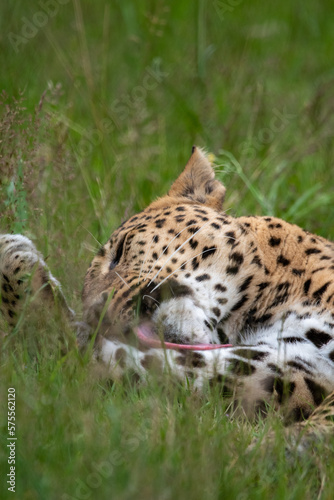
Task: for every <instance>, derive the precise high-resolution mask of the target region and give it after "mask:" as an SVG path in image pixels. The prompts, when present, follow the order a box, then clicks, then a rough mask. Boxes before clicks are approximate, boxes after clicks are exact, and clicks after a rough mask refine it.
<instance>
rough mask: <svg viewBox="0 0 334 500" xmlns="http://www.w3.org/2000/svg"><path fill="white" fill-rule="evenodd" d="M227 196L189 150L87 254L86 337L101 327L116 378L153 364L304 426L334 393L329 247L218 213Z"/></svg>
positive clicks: (271, 222) (258, 220) (298, 232)
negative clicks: (150, 338)
mask: <svg viewBox="0 0 334 500" xmlns="http://www.w3.org/2000/svg"><path fill="white" fill-rule="evenodd" d="M224 195H225V188H224V186H223V185H222V184H221V183H220V182H219V181H218V180H217V179H215V175H214V171H213V169H212V167H211V165H210V162H209V161H208V159H207V158H206V156H205V154H204V153H203V152H202V151H201V150H199V149H198V148H194V150H193V154H192V156H191V158H190V160H189V162H188V164H187V165H186V167H185V170H184V171H183V172H182V173H181V175H180V176H179V178H178V179H177V180H176V181H175V182H174V184H173V185H172V186H171V189H170V191H169V193H168V194H167V195H166V196H164V197H162V198H160V199H158V200H157V201H155V202H153V203H152V204H151V205H149V206H148V207H147V208H146V209H145V210H144V211H143V212H141V213H139V214H137V215H134V216H133V217H131V218H130V219H129V220H128V221H126V222H124V223H123V224H122V225H121V226H120V227H119V228H118V229H117V230H116V231H115V232H114V233H113V234H112V236H111V238H110V239H109V241H108V242H107V243H106V244H105V245H104V246H103V247H101V249H100V250H99V252H98V253H97V255H96V257H95V258H94V260H93V262H92V264H91V265H90V267H89V269H88V271H87V274H86V278H85V282H84V289H83V309H84V320H85V324H86V325H88V330H87V329H86V330H85V332H87V331H90V332H95V331H96V328H97V326H98V325H99V334H98V336H97V339H96V353H97V355H98V357H99V358H100V359H101V360H102V361H103V362H104V363H105V364H106V365H107V366H108V368H109V371H110V374H111V375H112V376H113V377H115V378H118V377H121V376H122V375H123V374H124V373H125V372H126V371H131V373H135V374H137V376H139V377H141V378H145V376H146V374H147V373H148V372H149V371H150V370H151V369H152V368H153V367H154V370H155V371H156V370H158V371H160V372H161V373H167V372H169V373H172V374H174V376H175V377H177V378H178V379H180V380H181V381H186V380H191V381H192V385H193V387H194V388H195V389H203V388H205V387H208V386H212V385H217V386H218V387H219V388H220V390H221V394H222V396H223V397H231V398H233V401H234V402H235V404H236V405H239V406H240V407H241V408H242V409H243V411H244V412H245V413H246V414H247V415H249V416H252V415H254V414H256V413H259V412H260V413H265V412H266V411H267V408H268V405H270V406H274V407H277V408H279V409H281V410H282V411H283V412H284V413H285V415H286V416H287V417H288V418H289V419H292V420H303V419H305V418H306V417H308V416H310V415H311V414H312V412H313V411H314V409H315V408H316V407H319V406H320V407H321V405H322V402H323V400H324V399H325V398H326V397H327V396H328V395H329V394H331V393H332V391H334V279H333V277H334V245H333V243H331V242H329V241H327V240H325V239H324V238H321V237H319V236H315V235H313V234H310V233H308V232H306V231H304V230H303V229H301V228H299V227H297V226H295V225H293V224H289V223H288V222H285V221H283V220H280V219H277V218H275V217H251V216H248V217H240V218H234V217H232V216H230V215H228V214H226V213H225V212H224V211H223V210H222V204H223V200H224ZM5 238H7V239H8V238H10V237H2V241H6V239H5ZM13 238H14V237H13ZM17 238H19V237H17ZM21 238H22V237H21ZM9 241H10V240H9ZM17 244H18V245H19V244H20V243H19V240H17ZM6 245H10V243H4V246H3V249H2V254H1V260H0V264H1V270H2V273H3V276H4V277H3V278H2V287H3V288H2V293H3V297H4V298H5V300H2V310H3V312H4V314H5V315H6V317H7V319H8V321H9V322H12V320H13V316H16V315H17V314H18V312H17V311H16V309H15V307H14V306H12V305H11V304H10V303H8V302H6V300H7V299H8V290H9V292H10V293H12V292H11V290H10V289H9V288H8V286H11V287H12V288H13V293H15V292H14V287H13V284H12V283H15V280H16V276H15V269H16V268H15V266H14V264H13V261H14V260H15V259H16V253H15V250H14V246H12V247H11V248H12V250H11V253H10V254H8V250H7V248H8V247H7V246H6ZM6 252H7V254H6ZM34 252H35V255H36V252H37V251H35V250H34ZM4 255H10V259H9V261H8V262H9V264H8V263H7V264H6V262H7V261H6V259H5V257H3V256H4ZM34 262H36V261H34ZM39 262H42V260H41V257H39ZM26 263H27V267H29V265H30V264H29V259H26ZM8 265H9V269H7V267H8ZM6 266H7V267H6ZM30 268H31V265H30ZM37 271H38V272H37V273H36V274H37V275H39V276H42V275H43V272H45V265H44V264H42V265H40V266H39V267H38V268H37ZM48 276H49V278H48V280H49V281H48V282H50V279H51V278H50V275H48ZM7 280H8V283H7ZM44 281H45V280H44ZM6 285H7V286H6ZM10 297H11V298H12V295H11V296H10ZM8 300H9V302H10V300H11V299H8ZM9 311H12V313H13V314H10V312H9ZM143 324H145V325H146V328H148V329H149V330H150V331H152V332H153V333H154V334H155V335H156V336H157V337H160V338H162V339H164V340H165V341H166V342H174V343H178V344H199V343H206V344H220V343H226V342H229V343H231V344H233V347H231V348H226V349H216V350H211V351H199V350H194V351H185V350H179V351H178V350H165V349H164V348H163V347H161V348H151V347H148V346H147V345H143V344H141V343H140V342H139V341H138V338H137V336H136V335H135V333H134V332H135V331H136V327H137V326H138V325H139V328H141V325H143ZM85 335H86V337H87V334H86V333H85ZM86 337H85V338H86Z"/></svg>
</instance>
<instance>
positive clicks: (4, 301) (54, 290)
mask: <svg viewBox="0 0 334 500" xmlns="http://www.w3.org/2000/svg"><path fill="white" fill-rule="evenodd" d="M0 286H1V306H0V307H1V313H2V315H3V318H4V319H5V321H6V322H7V324H8V325H9V327H14V326H15V325H16V324H17V321H18V319H19V318H20V316H21V315H22V313H23V311H24V308H25V306H26V305H27V303H29V302H30V301H33V302H34V304H35V305H36V306H37V305H41V307H42V310H43V309H44V312H46V311H50V310H54V311H55V310H57V311H60V313H61V314H62V315H64V316H66V317H67V318H69V319H71V318H73V315H74V313H73V311H72V310H71V309H70V307H69V306H68V305H67V302H66V300H65V297H64V295H63V292H62V289H61V285H60V283H59V282H58V280H57V279H56V278H55V277H54V276H53V275H52V274H51V272H50V270H49V268H48V266H47V265H46V263H45V262H44V260H43V257H42V255H41V254H40V253H39V252H38V251H37V249H36V247H35V245H34V244H33V243H32V242H31V241H30V240H29V239H28V238H26V237H25V236H22V235H20V234H14V235H11V234H4V235H0Z"/></svg>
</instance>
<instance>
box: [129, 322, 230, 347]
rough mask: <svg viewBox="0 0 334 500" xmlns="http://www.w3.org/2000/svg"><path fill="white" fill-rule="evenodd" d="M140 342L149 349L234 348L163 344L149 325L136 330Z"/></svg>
mask: <svg viewBox="0 0 334 500" xmlns="http://www.w3.org/2000/svg"><path fill="white" fill-rule="evenodd" d="M135 332H136V334H137V337H138V339H139V341H140V342H141V343H142V344H145V345H147V346H149V347H157V348H165V349H175V350H177V351H178V350H180V349H187V350H188V351H209V350H212V349H221V348H222V347H233V346H232V344H173V343H172V342H163V341H162V340H160V339H159V338H158V337H157V335H155V333H154V332H153V331H152V329H151V328H150V326H149V325H147V324H145V323H143V324H141V325H139V326H138V327H137V328H135Z"/></svg>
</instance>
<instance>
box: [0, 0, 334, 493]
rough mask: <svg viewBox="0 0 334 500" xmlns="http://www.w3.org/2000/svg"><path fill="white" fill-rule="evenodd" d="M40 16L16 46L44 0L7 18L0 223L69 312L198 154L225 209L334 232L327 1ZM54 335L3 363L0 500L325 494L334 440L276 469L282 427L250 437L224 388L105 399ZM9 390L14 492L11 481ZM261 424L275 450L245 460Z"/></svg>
mask: <svg viewBox="0 0 334 500" xmlns="http://www.w3.org/2000/svg"><path fill="white" fill-rule="evenodd" d="M53 5H56V6H58V8H57V9H56V11H54V12H55V15H53V17H52V16H51V15H48V19H47V21H46V23H45V26H44V27H42V28H38V29H36V30H35V31H36V33H35V34H34V36H32V35H31V33H32V32H30V35H29V36H30V38H28V39H26V42H24V41H22V39H18V38H15V37H14V38H13V34H14V35H19V36H24V35H25V34H27V31H25V30H27V27H26V22H27V21H26V20H28V21H30V22H34V19H35V20H36V19H37V22H40V21H38V19H39V20H41V17H39V18H38V17H37V18H36V13H37V12H40V11H41V10H42V8H41V7H40V4H39V2H35V1H32V2H24V1H23V0H17V1H16V2H7V3H6V2H2V4H1V7H0V14H1V15H0V27H1V29H0V33H1V35H0V62H1V68H2V70H1V77H0V78H1V89H3V90H4V91H5V92H6V95H3V96H2V97H1V98H0V102H1V103H2V105H1V120H0V139H1V143H0V215H1V225H0V229H1V232H6V231H10V232H14V231H22V232H24V234H26V235H27V236H29V237H31V238H32V239H33V241H34V242H35V243H36V245H37V247H38V248H39V249H40V250H41V252H42V253H43V254H44V255H45V256H46V257H47V258H48V263H49V265H50V267H51V269H52V271H53V273H54V274H55V276H56V277H57V278H58V279H59V280H60V281H61V282H62V283H63V288H64V292H65V294H66V296H67V297H68V299H69V302H70V304H71V305H72V307H74V308H75V309H76V310H77V311H78V312H79V313H80V293H81V287H82V283H83V278H84V274H85V270H86V268H87V266H88V264H89V262H90V260H91V259H92V256H93V254H94V252H95V250H96V249H97V248H98V247H99V245H100V243H103V242H105V240H106V239H107V238H108V237H109V235H110V234H111V232H112V231H113V229H114V228H116V227H117V226H118V224H119V223H120V222H121V221H122V220H124V219H125V218H127V217H128V216H129V215H131V214H132V213H134V212H135V211H138V210H141V209H142V208H144V207H145V206H146V205H147V204H148V203H149V202H150V201H152V200H153V199H154V198H155V197H156V196H158V195H161V194H163V193H164V192H166V191H167V189H168V187H169V185H170V183H171V182H172V181H173V180H174V179H175V178H176V176H177V175H178V173H179V172H180V171H181V169H182V168H183V166H184V165H185V163H186V161H187V159H188V157H189V155H190V151H191V146H192V145H193V144H198V145H199V146H204V147H206V148H207V149H208V150H209V151H212V152H213V153H214V154H215V155H216V163H217V172H218V173H217V175H218V176H219V178H220V179H221V180H222V181H223V182H224V184H225V185H226V187H227V199H226V207H225V208H226V209H227V210H229V211H230V212H231V213H233V214H235V215H245V214H249V213H257V214H265V213H270V214H275V215H277V216H280V217H283V218H287V219H288V220H289V221H291V222H294V223H297V224H299V225H301V226H303V227H305V228H307V229H309V230H311V231H314V232H317V233H319V234H321V235H323V236H325V237H329V238H334V227H333V223H332V219H333V217H332V213H333V209H332V206H333V198H334V193H333V183H332V177H333V159H334V147H333V140H332V131H333V116H334V114H333V108H334V92H333V88H334V87H333V77H334V71H333V41H334V40H333V38H334V33H333V29H332V4H331V2H330V1H329V0H324V1H322V2H316V1H310V2H307V3H306V4H305V2H301V1H300V0H298V1H295V2H291V1H289V0H282V1H281V2H279V3H277V2H260V1H258V0H254V1H253V2H243V1H240V2H232V1H229V0H227V1H226V2H223V1H217V0H216V1H213V0H212V1H211V0H210V1H209V0H197V1H194V2H176V1H175V2H167V1H164V0H156V1H153V0H152V1H149V0H145V1H144V0H139V1H136V2H130V1H122V0H118V1H115V2H103V1H102V0H99V1H96V2H80V0H73V2H68V3H65V4H64V5H60V4H58V2H57V0H54V4H53ZM35 24H36V23H35ZM30 29H33V28H30ZM10 33H11V34H12V35H10V36H11V38H9V34H10ZM13 40H14V41H15V40H16V42H13ZM13 43H14V46H13ZM15 43H16V45H15ZM16 49H17V50H16ZM152 74H153V75H154V77H152ZM31 325H32V326H31ZM60 328H61V326H60V325H59V324H57V323H54V322H51V323H49V324H47V325H46V324H45V323H44V324H40V322H38V321H36V319H35V321H34V322H32V323H31V324H30V326H29V324H28V322H25V323H24V324H23V326H22V328H21V330H20V331H19V332H18V334H17V338H14V339H13V341H12V342H10V343H9V344H6V343H5V345H4V347H3V349H2V352H1V366H0V377H1V389H0V391H1V447H0V466H1V486H0V488H1V493H0V496H1V498H7V497H8V498H19V499H20V500H21V499H24V500H35V499H41V500H45V499H48V500H49V499H50V500H53V499H57V500H58V499H66V498H72V499H73V498H76V499H91V498H99V499H102V500H104V499H106V500H107V499H110V498H115V499H117V500H123V499H124V500H125V499H134V498H136V499H143V500H149V499H152V500H153V499H159V500H168V499H181V498H185V497H187V498H190V499H192V500H193V499H194V500H196V499H199V500H201V499H210V500H211V499H236V498H237V499H243V498H245V499H261V500H262V499H267V498H268V499H299V498H300V499H314V498H321V499H331V498H333V496H334V486H333V483H332V480H331V478H332V477H333V473H334V459H333V447H334V440H332V441H331V442H330V443H329V446H328V447H326V448H324V447H323V445H322V444H321V443H320V444H319V449H317V450H315V451H314V452H312V453H311V452H310V453H308V454H306V455H304V456H299V455H298V453H297V451H294V450H292V451H291V453H290V454H289V455H286V454H285V451H284V441H283V439H282V425H281V423H280V421H279V419H278V418H276V417H275V416H272V417H271V418H270V419H268V421H267V422H259V423H258V424H256V425H251V424H247V423H243V422H241V421H239V420H238V419H233V418H231V415H230V416H229V417H228V416H226V415H225V412H224V410H225V403H224V402H222V401H221V399H220V398H219V396H218V395H217V394H215V393H212V394H208V395H206V397H200V396H198V395H197V396H196V395H191V394H190V393H189V392H188V390H187V389H186V388H182V387H172V386H170V385H169V384H168V382H167V381H156V382H155V381H154V380H152V381H151V383H150V384H149V385H148V386H146V387H140V388H137V387H133V385H132V384H131V383H128V384H116V385H114V386H110V385H109V384H107V383H106V382H105V381H103V379H102V378H101V377H100V374H99V369H98V367H94V366H93V367H92V366H91V364H90V363H89V361H88V360H82V359H81V358H80V357H79V356H78V354H77V353H76V351H75V349H70V350H69V352H68V353H67V354H64V353H63V352H62V351H61V350H60V348H59V346H58V342H57V340H56V339H57V336H58V334H59V329H60ZM69 336H70V333H69ZM41 338H42V339H43V341H41V340H40V339H41ZM37 345H38V347H39V348H38V349H37V347H36V346H37ZM11 386H14V387H15V388H16V394H17V407H16V419H17V420H16V422H17V438H18V439H17V449H16V451H17V484H16V490H17V492H16V494H15V495H14V494H12V493H9V492H8V491H6V484H5V480H4V478H5V476H6V474H7V473H8V464H7V449H6V443H7V439H6V438H7V429H6V400H7V389H8V387H11ZM227 413H228V414H229V411H228V410H227ZM271 427H274V428H275V429H277V440H276V442H275V444H274V446H273V448H272V449H269V450H266V451H264V450H263V449H262V448H261V447H260V446H258V447H255V449H253V450H252V451H247V452H245V448H246V447H247V445H248V444H249V443H250V442H251V441H252V439H253V437H254V436H259V437H262V436H264V435H265V434H266V432H267V431H268V429H270V428H271Z"/></svg>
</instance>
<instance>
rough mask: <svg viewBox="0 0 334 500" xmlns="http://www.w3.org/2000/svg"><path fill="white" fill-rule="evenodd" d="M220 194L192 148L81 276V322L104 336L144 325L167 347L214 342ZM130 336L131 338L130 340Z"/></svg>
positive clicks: (220, 303)
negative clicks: (160, 191)
mask: <svg viewBox="0 0 334 500" xmlns="http://www.w3.org/2000/svg"><path fill="white" fill-rule="evenodd" d="M224 195H225V187H224V186H223V185H222V184H221V183H220V182H219V181H218V180H216V179H215V174H214V171H213V168H212V166H211V163H210V161H209V160H208V158H207V156H206V155H205V154H204V152H203V151H202V150H200V149H198V148H196V147H194V148H193V151H192V155H191V157H190V159H189V161H188V163H187V165H186V167H185V169H184V171H183V172H182V173H181V175H180V176H179V177H178V179H177V180H176V181H175V182H174V183H173V184H172V186H171V188H170V190H169V192H168V193H167V194H166V196H163V197H162V198H159V199H158V200H156V201H154V202H153V203H152V204H151V205H149V206H148V207H147V208H146V209H145V210H144V211H143V212H141V213H139V214H136V215H134V216H133V217H131V218H130V219H129V220H128V221H126V222H125V223H123V224H122V225H121V226H120V227H119V228H118V229H117V230H116V231H115V232H114V233H113V234H112V235H111V238H110V239H109V241H108V242H107V243H106V244H105V245H104V246H103V247H102V248H101V249H100V251H99V252H98V254H97V255H96V257H95V258H94V260H93V262H92V263H91V265H90V267H89V269H88V272H87V274H86V278H85V283H84V290H83V306H84V314H85V319H86V322H87V323H88V324H89V325H90V326H91V327H92V329H96V328H97V326H99V329H100V331H101V333H102V335H103V336H107V337H115V336H118V335H124V334H127V335H129V333H130V332H132V331H133V326H134V325H135V324H142V323H143V322H147V321H149V322H150V324H151V325H152V331H154V332H155V333H156V334H159V335H162V336H163V337H164V339H165V340H166V341H171V342H179V343H197V342H202V343H203V342H205V343H219V342H220V341H221V340H222V338H221V336H220V332H219V328H217V325H218V323H219V318H220V317H221V315H222V314H224V303H225V302H226V301H227V299H226V297H224V292H226V289H225V287H224V286H222V285H221V284H220V283H219V279H217V272H218V271H217V269H216V267H217V266H218V263H219V260H220V248H219V238H218V236H217V235H218V234H219V230H220V229H221V228H222V227H223V226H224V224H226V220H227V216H226V215H225V214H224V213H223V212H222V203H223V200H224ZM130 335H131V334H130Z"/></svg>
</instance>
